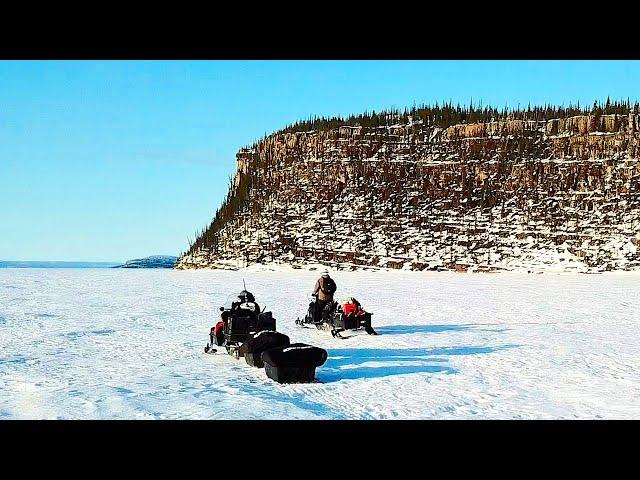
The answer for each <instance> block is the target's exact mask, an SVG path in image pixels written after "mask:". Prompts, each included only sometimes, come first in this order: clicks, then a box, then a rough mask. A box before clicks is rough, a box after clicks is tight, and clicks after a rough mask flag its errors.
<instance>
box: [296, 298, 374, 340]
mask: <svg viewBox="0 0 640 480" xmlns="http://www.w3.org/2000/svg"><path fill="white" fill-rule="evenodd" d="M317 301H318V298H317V296H316V298H315V299H314V300H313V301H311V303H309V309H308V310H307V314H306V315H305V317H304V318H303V319H300V318H298V319H297V320H296V325H299V326H301V327H305V326H306V325H308V324H311V325H315V327H316V328H317V329H318V330H324V331H329V332H331V335H332V336H333V337H339V338H344V337H342V335H341V334H340V333H341V332H344V331H345V330H364V331H365V332H367V333H368V334H369V335H378V333H377V332H376V331H375V330H374V329H373V327H372V326H371V315H373V314H372V313H371V312H366V311H365V310H363V309H362V307H361V305H360V302H358V301H357V300H356V299H355V298H353V297H351V298H349V299H348V300H347V301H346V302H345V303H343V304H339V303H338V302H329V303H327V304H326V305H325V306H324V308H323V309H322V310H321V311H318V310H319V309H317V308H316V302H317Z"/></svg>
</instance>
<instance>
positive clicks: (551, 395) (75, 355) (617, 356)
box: [0, 269, 640, 419]
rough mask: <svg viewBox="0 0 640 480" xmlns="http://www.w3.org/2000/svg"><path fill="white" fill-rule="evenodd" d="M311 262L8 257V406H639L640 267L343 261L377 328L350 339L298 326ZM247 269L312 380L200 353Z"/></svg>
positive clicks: (45, 411) (308, 414) (348, 415)
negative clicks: (412, 267) (38, 262)
mask: <svg viewBox="0 0 640 480" xmlns="http://www.w3.org/2000/svg"><path fill="white" fill-rule="evenodd" d="M316 276H317V273H315V272H307V271H288V272H270V271H263V272H256V271H253V272H246V271H245V272H228V271H172V270H169V271H168V270H105V269H90V270H80V269H78V270H75V269H73V270H70V269H66V270H50V269H46V270H45V269H42V270H40V269H28V270H21V269H3V270H0V418H5V419H6V418H37V419H39V418H46V419H49V418H73V419H75V418H99V419H138V418H140V419H147V418H151V419H154V418H180V419H182V418H195V419H208V418H213V419H254V418H256V419H281V418H286V419H396V418H398V419H399V418H402V419H428V418H460V419H466V418H640V368H639V367H640V294H639V290H640V274H637V273H636V274H631V273H627V274H607V275H578V274H563V275H554V274H544V275H526V274H511V273H507V274H499V275H489V274H455V273H420V272H353V273H345V272H336V273H335V274H333V277H334V279H335V280H336V282H337V284H338V292H337V297H338V298H341V297H342V296H344V295H348V294H350V295H353V296H355V297H356V298H357V299H358V300H360V302H361V303H362V305H363V306H364V307H365V308H366V309H367V310H369V311H372V312H373V313H374V315H373V325H374V327H375V328H376V329H377V330H378V332H379V333H380V334H381V335H379V336H377V337H375V336H367V335H357V336H355V337H352V338H349V339H345V340H340V339H334V338H332V337H331V336H330V335H329V334H327V333H323V332H319V331H316V330H315V329H301V328H299V327H296V326H295V325H294V323H293V322H294V320H295V318H296V317H297V316H301V315H303V314H304V312H305V310H306V308H307V305H308V302H309V297H308V293H309V292H310V290H311V288H312V286H313V284H314V282H315V279H316ZM242 278H245V279H246V281H247V287H248V289H249V290H250V291H252V292H253V293H254V294H255V295H256V299H257V301H258V303H259V304H260V305H261V306H266V307H267V309H268V310H271V311H273V314H274V316H275V317H276V319H277V322H278V330H280V331H282V332H284V333H286V334H287V335H289V336H290V337H291V340H292V341H294V342H295V341H297V342H306V343H311V344H313V345H317V346H321V347H323V348H325V349H327V351H328V353H329V359H328V360H327V363H326V364H325V365H324V366H322V367H320V368H319V369H318V370H317V374H316V376H317V379H318V380H319V382H318V383H314V384H306V385H279V384H277V383H275V382H272V381H271V380H270V379H269V378H267V376H266V375H265V373H264V371H263V370H259V369H254V368H252V367H249V366H248V365H247V364H246V363H245V362H244V361H243V360H239V361H238V360H234V359H233V358H232V357H230V356H228V355H226V354H225V353H221V350H219V353H217V354H215V355H206V354H204V353H203V347H204V345H205V344H206V341H207V339H208V337H207V334H208V331H209V328H210V327H211V325H212V324H213V322H214V320H215V319H216V318H217V316H218V314H219V312H218V307H219V306H220V305H222V304H223V303H224V302H225V300H226V299H227V298H228V297H229V294H231V293H237V292H238V291H239V290H241V289H242Z"/></svg>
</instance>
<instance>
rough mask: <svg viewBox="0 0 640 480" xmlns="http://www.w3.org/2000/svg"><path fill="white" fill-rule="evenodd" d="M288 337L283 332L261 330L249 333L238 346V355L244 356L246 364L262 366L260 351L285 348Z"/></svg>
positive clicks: (287, 343)
mask: <svg viewBox="0 0 640 480" xmlns="http://www.w3.org/2000/svg"><path fill="white" fill-rule="evenodd" d="M290 343H291V342H290V340H289V337H288V336H286V335H285V334H284V333H279V332H272V331H269V330H263V331H261V332H257V333H254V334H253V335H251V336H250V337H249V338H248V339H247V340H246V341H245V342H244V343H243V344H242V345H240V348H238V355H239V356H240V357H244V359H245V361H246V362H247V364H248V365H251V366H252V367H258V368H262V367H264V362H263V361H262V353H263V352H266V351H267V350H270V349H272V348H286V347H288V346H289V344H290Z"/></svg>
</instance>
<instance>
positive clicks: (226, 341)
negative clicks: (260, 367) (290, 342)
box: [204, 290, 276, 358]
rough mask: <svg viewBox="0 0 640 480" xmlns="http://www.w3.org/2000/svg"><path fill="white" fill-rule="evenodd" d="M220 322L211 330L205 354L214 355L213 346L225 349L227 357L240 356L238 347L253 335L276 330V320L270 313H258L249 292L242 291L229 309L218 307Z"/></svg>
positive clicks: (258, 309)
mask: <svg viewBox="0 0 640 480" xmlns="http://www.w3.org/2000/svg"><path fill="white" fill-rule="evenodd" d="M220 312H221V314H220V317H221V320H220V321H219V322H218V323H216V325H215V326H214V327H212V328H211V332H210V333H209V338H210V342H209V343H208V344H207V346H206V347H204V351H205V353H215V352H216V349H215V348H214V345H217V346H220V347H225V349H226V350H227V353H228V354H229V355H233V356H234V357H236V358H239V357H240V356H241V354H240V352H238V349H239V347H240V346H241V345H242V344H243V343H244V342H245V341H246V340H247V339H248V338H249V337H251V336H252V335H253V334H254V333H257V332H261V331H263V330H272V331H275V329H276V319H275V318H273V315H272V314H271V312H265V311H264V309H263V311H260V306H259V305H258V304H257V303H256V300H255V297H254V296H253V294H251V292H248V291H247V290H242V291H241V292H240V294H239V295H238V298H237V300H236V301H234V302H232V303H231V308H225V307H220Z"/></svg>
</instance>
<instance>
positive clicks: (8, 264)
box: [0, 260, 120, 268]
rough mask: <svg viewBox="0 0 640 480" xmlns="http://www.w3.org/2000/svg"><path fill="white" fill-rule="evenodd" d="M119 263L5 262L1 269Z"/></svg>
mask: <svg viewBox="0 0 640 480" xmlns="http://www.w3.org/2000/svg"><path fill="white" fill-rule="evenodd" d="M117 265H120V263H118V262H62V261H5V260H0V268H112V267H114V266H117Z"/></svg>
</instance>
